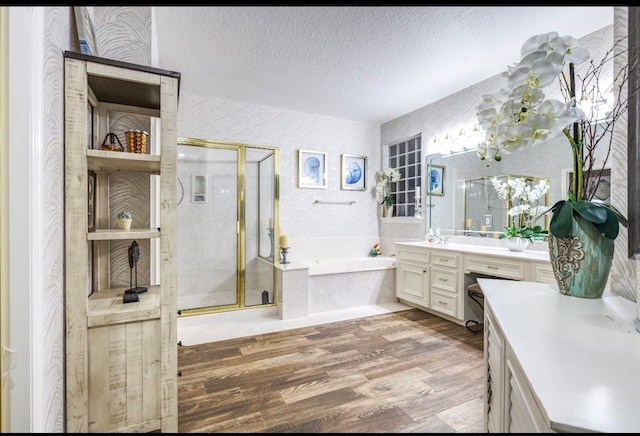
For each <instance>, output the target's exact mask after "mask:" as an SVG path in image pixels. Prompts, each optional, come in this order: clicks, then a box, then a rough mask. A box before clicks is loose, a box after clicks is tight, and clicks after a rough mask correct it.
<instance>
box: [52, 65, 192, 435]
mask: <svg viewBox="0 0 640 436" xmlns="http://www.w3.org/2000/svg"><path fill="white" fill-rule="evenodd" d="M64 60H65V307H66V325H65V328H66V343H65V348H66V409H67V414H66V431H67V432H151V431H162V432H177V430H178V416H177V415H178V407H177V380H176V378H177V349H176V347H177V332H176V324H177V322H176V316H177V310H176V286H177V279H176V261H175V255H176V159H177V157H176V144H177V136H176V116H177V108H178V93H179V86H180V74H179V73H176V72H172V71H166V70H161V69H157V68H151V67H146V66H141V65H135V64H130V63H125V62H118V61H113V60H109V59H103V58H98V57H94V56H87V55H82V54H79V53H75V52H65V54H64ZM114 112H118V113H125V114H133V115H135V116H136V117H142V118H144V117H149V118H150V119H153V123H155V124H157V125H158V126H159V129H156V130H154V132H159V135H158V138H153V139H154V140H155V141H156V144H157V147H156V150H158V151H157V152H155V153H153V152H151V153H149V151H148V152H147V153H145V154H136V153H129V152H127V151H126V150H125V151H124V152H118V151H104V150H100V141H101V139H102V137H104V136H105V135H106V134H107V133H109V131H110V115H111V114H112V113H114ZM118 133H120V135H119V136H122V137H124V132H118ZM152 134H153V132H152ZM125 147H126V145H125ZM90 172H92V173H95V175H96V177H95V179H96V186H95V188H94V189H93V192H95V194H94V195H95V198H93V197H92V204H93V205H94V207H95V209H94V215H93V216H94V217H95V218H94V220H95V228H93V227H90V226H89V207H90V206H89V204H90V198H89V189H88V183H89V174H90ZM118 173H120V174H122V173H136V174H138V175H142V177H146V175H148V176H149V177H150V178H155V179H154V180H155V181H154V182H153V183H151V181H149V186H153V187H154V189H156V190H157V191H158V198H159V202H158V204H157V205H156V203H155V202H153V201H152V200H151V198H152V195H151V193H150V195H149V198H148V199H145V200H144V201H147V202H148V207H149V208H150V210H151V209H152V208H156V209H157V210H154V211H153V212H152V213H154V214H155V216H157V221H158V222H159V223H160V224H159V226H158V227H157V228H139V227H135V220H134V227H132V228H131V229H130V230H120V229H117V228H111V226H110V223H112V222H113V219H112V218H113V217H111V216H109V215H110V212H109V210H110V208H109V207H108V205H109V201H110V196H109V189H110V186H111V182H110V180H111V176H112V175H113V174H118ZM156 181H157V183H155V182H156ZM133 201H143V200H140V199H138V198H137V197H136V198H135V200H133ZM128 240H140V241H147V240H148V241H151V240H155V241H159V242H158V245H159V249H158V255H157V256H154V257H153V258H152V259H151V261H152V262H154V265H155V266H156V267H157V269H158V271H159V274H158V276H159V282H160V283H153V284H152V283H140V284H138V285H140V286H145V287H146V288H147V292H144V293H142V294H140V295H139V301H138V302H135V303H126V304H125V303H123V294H124V291H125V289H127V288H126V287H122V286H114V285H113V284H112V275H111V274H112V271H111V269H112V268H113V266H112V262H113V259H112V257H113V256H115V255H114V254H113V253H112V252H111V250H110V244H112V243H116V242H118V241H120V242H122V241H128ZM125 256H126V253H125ZM150 257H151V256H150Z"/></svg>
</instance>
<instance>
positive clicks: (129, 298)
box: [123, 241, 147, 303]
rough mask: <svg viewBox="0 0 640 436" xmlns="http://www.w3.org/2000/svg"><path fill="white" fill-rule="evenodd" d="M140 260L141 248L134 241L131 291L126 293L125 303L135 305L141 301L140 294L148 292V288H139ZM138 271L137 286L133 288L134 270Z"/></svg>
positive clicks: (131, 254)
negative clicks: (134, 303)
mask: <svg viewBox="0 0 640 436" xmlns="http://www.w3.org/2000/svg"><path fill="white" fill-rule="evenodd" d="M138 259H140V247H139V246H138V242H137V241H133V242H132V243H131V246H130V247H129V268H130V272H129V289H127V290H125V291H124V297H123V302H124V303H133V302H136V301H139V297H138V294H142V293H144V292H147V288H145V287H142V286H138ZM134 267H135V269H136V286H135V287H134V286H133V268H134Z"/></svg>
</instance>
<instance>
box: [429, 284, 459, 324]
mask: <svg viewBox="0 0 640 436" xmlns="http://www.w3.org/2000/svg"><path fill="white" fill-rule="evenodd" d="M430 307H431V309H432V310H437V311H438V312H442V313H446V314H447V315H451V316H453V317H455V318H457V317H458V311H457V310H456V307H458V296H457V295H451V294H448V293H446V292H440V291H437V290H435V289H432V290H431V305H430Z"/></svg>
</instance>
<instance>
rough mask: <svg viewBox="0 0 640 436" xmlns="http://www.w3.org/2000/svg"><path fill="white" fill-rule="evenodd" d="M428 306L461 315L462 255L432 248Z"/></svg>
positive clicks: (455, 316)
mask: <svg viewBox="0 0 640 436" xmlns="http://www.w3.org/2000/svg"><path fill="white" fill-rule="evenodd" d="M430 256H431V280H430V285H431V286H430V294H431V296H430V300H429V307H430V308H431V309H432V310H435V311H437V312H441V313H444V314H445V315H449V316H451V317H453V318H456V319H460V318H461V317H462V315H463V310H464V309H463V307H462V305H463V304H464V295H463V294H461V293H460V292H459V290H460V289H461V288H462V287H464V283H463V282H464V280H463V275H462V272H461V270H460V267H461V264H462V260H461V259H462V255H461V254H460V253H455V252H446V251H442V250H432V251H431V253H430Z"/></svg>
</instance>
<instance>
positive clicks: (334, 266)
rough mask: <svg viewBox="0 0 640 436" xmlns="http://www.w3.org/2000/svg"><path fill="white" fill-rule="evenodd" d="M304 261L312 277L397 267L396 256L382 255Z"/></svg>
mask: <svg viewBox="0 0 640 436" xmlns="http://www.w3.org/2000/svg"><path fill="white" fill-rule="evenodd" d="M302 263H303V264H305V265H307V266H308V267H309V277H312V276H318V275H326V274H344V273H351V272H362V271H378V270H383V269H388V268H395V265H396V258H395V257H388V256H386V257H385V256H380V257H355V258H344V259H316V260H309V261H306V262H302Z"/></svg>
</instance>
